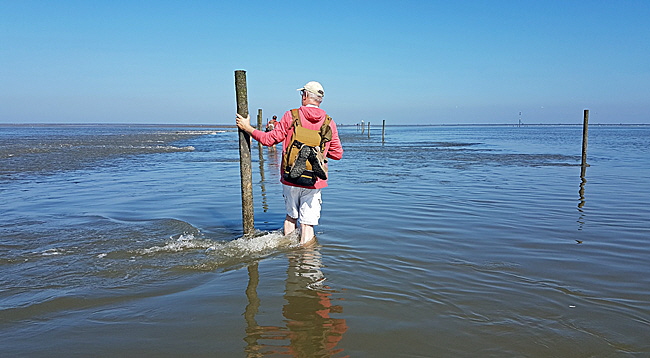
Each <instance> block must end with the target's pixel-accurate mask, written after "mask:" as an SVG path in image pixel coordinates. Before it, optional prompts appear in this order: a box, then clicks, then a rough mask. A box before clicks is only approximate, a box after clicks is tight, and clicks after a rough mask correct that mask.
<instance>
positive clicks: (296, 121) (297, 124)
mask: <svg viewBox="0 0 650 358" xmlns="http://www.w3.org/2000/svg"><path fill="white" fill-rule="evenodd" d="M291 118H293V125H294V127H302V123H300V114H299V113H298V108H294V109H292V110H291Z"/></svg>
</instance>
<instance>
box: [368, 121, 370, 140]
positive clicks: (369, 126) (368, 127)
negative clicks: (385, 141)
mask: <svg viewBox="0 0 650 358" xmlns="http://www.w3.org/2000/svg"><path fill="white" fill-rule="evenodd" d="M368 138H370V122H368Z"/></svg>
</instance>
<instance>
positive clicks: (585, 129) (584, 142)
mask: <svg viewBox="0 0 650 358" xmlns="http://www.w3.org/2000/svg"><path fill="white" fill-rule="evenodd" d="M588 132H589V110H588V109H585V112H584V120H583V123H582V164H581V166H582V171H583V175H584V171H585V168H586V167H588V166H589V164H587V137H588V135H587V134H588Z"/></svg>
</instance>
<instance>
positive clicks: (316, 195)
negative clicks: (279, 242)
mask: <svg viewBox="0 0 650 358" xmlns="http://www.w3.org/2000/svg"><path fill="white" fill-rule="evenodd" d="M282 196H284V206H285V207H286V208H287V215H289V216H290V217H292V218H294V219H299V220H300V223H301V224H305V225H312V226H313V225H318V219H320V207H321V203H322V200H321V195H320V189H307V188H300V187H297V186H290V185H283V189H282Z"/></svg>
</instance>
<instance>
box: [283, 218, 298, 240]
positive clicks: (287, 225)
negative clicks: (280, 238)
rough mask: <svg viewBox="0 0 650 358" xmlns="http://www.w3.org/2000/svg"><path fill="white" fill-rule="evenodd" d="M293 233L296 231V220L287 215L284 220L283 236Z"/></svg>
mask: <svg viewBox="0 0 650 358" xmlns="http://www.w3.org/2000/svg"><path fill="white" fill-rule="evenodd" d="M294 231H296V219H294V218H292V217H291V216H289V215H287V217H286V218H285V219H284V235H289V234H291V233H292V232H294Z"/></svg>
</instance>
